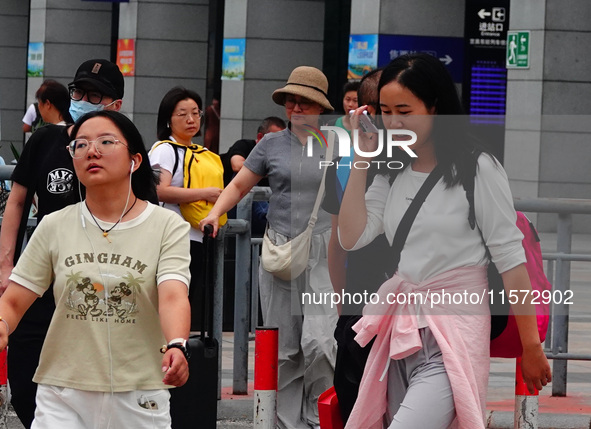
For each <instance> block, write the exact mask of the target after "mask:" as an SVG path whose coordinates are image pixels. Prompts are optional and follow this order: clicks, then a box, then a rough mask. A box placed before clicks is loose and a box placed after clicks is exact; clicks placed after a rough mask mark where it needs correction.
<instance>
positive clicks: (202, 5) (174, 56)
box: [119, 0, 209, 148]
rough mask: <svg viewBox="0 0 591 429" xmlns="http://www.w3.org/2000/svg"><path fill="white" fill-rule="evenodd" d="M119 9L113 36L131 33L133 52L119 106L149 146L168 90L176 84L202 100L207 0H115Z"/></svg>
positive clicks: (200, 139)
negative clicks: (131, 67) (130, 114)
mask: <svg viewBox="0 0 591 429" xmlns="http://www.w3.org/2000/svg"><path fill="white" fill-rule="evenodd" d="M120 12H121V13H120V21H119V29H120V33H119V38H135V51H136V52H135V76H134V77H128V78H126V81H125V86H126V89H125V90H126V100H125V104H124V107H125V110H126V111H129V112H133V121H134V123H135V125H136V126H137V127H138V129H139V130H140V132H141V133H142V136H143V138H144V141H145V143H146V146H147V147H148V148H149V147H150V146H151V145H152V143H154V141H156V118H157V116H158V106H159V105H160V101H161V100H162V97H163V96H164V94H166V92H168V90H170V89H171V88H172V87H174V86H177V85H182V86H184V87H186V88H189V89H192V90H194V91H196V92H197V93H198V94H199V95H200V96H201V97H202V99H203V102H204V103H205V88H206V77H207V39H208V20H209V1H208V0H180V1H175V3H174V5H171V4H170V2H168V1H164V0H163V1H146V0H131V1H130V3H129V4H127V5H125V4H121V8H120ZM128 87H129V92H128ZM205 107H206V106H203V110H205ZM202 141H203V140H202V138H197V139H196V142H199V143H202Z"/></svg>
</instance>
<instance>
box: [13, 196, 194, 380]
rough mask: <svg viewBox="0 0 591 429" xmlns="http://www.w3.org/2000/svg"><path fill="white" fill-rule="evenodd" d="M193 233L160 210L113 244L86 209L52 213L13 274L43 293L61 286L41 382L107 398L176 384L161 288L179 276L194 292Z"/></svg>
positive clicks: (115, 234) (115, 235)
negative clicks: (169, 370)
mask: <svg viewBox="0 0 591 429" xmlns="http://www.w3.org/2000/svg"><path fill="white" fill-rule="evenodd" d="M81 216H83V218H84V226H83V225H82V220H81ZM99 222H100V221H99ZM100 224H101V228H103V229H109V228H111V227H112V226H113V224H112V223H106V222H105V223H103V222H100ZM188 232H189V224H188V223H187V222H185V221H183V220H182V219H180V218H179V217H178V216H176V215H174V214H173V213H171V212H170V211H168V210H164V209H162V208H161V207H158V206H155V205H153V204H148V206H147V208H146V209H145V210H144V212H143V213H142V214H140V215H139V216H138V217H136V218H135V219H132V220H130V221H127V222H121V223H119V224H118V225H116V226H115V228H114V229H113V230H112V231H110V232H109V235H108V238H109V239H110V240H111V242H109V241H108V240H107V239H106V238H105V237H104V236H103V232H102V231H101V230H100V229H99V228H98V227H97V225H96V224H95V221H94V220H93V219H92V217H91V216H90V213H89V212H88V210H87V208H86V206H85V204H84V203H78V204H74V205H70V206H68V207H66V208H64V209H62V210H59V211H57V212H54V213H52V214H49V215H47V216H45V217H44V218H43V220H42V221H41V222H40V223H39V226H38V227H37V229H36V230H35V233H34V234H33V237H32V238H31V241H30V242H29V244H28V245H27V247H26V249H25V251H24V253H23V255H22V256H21V258H20V259H19V261H18V264H17V265H16V267H15V268H14V270H13V272H12V275H11V276H10V279H11V280H12V281H14V282H16V283H18V284H20V285H22V286H24V287H26V288H27V289H29V290H31V291H33V292H35V293H37V294H38V295H42V294H43V293H44V292H45V291H46V290H47V288H48V287H49V285H50V283H51V282H53V295H54V299H55V304H56V309H55V312H54V314H53V317H52V320H51V324H50V326H49V330H48V332H47V337H46V339H45V342H44V344H43V350H42V352H41V359H40V361H39V367H38V368H37V371H36V373H35V377H34V378H33V380H34V381H35V382H36V383H41V384H49V385H55V386H61V387H70V388H74V389H81V390H88V391H99V392H110V391H111V389H112V390H113V391H114V392H124V391H131V390H151V389H163V388H167V387H170V386H165V385H164V384H163V383H162V354H161V353H160V347H161V346H162V345H163V344H165V343H166V341H165V339H164V335H163V333H162V329H161V327H160V317H159V314H158V291H159V288H160V287H166V286H162V283H163V282H164V281H166V280H171V279H173V280H179V281H181V282H183V283H184V284H186V285H187V293H188V285H189V282H190V278H191V275H190V273H189V264H190V260H191V258H190V256H189V240H188V234H187V233H188Z"/></svg>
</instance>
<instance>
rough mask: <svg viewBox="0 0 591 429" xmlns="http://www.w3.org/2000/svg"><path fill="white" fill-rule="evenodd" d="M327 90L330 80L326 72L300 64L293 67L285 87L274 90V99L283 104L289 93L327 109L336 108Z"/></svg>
mask: <svg viewBox="0 0 591 429" xmlns="http://www.w3.org/2000/svg"><path fill="white" fill-rule="evenodd" d="M327 92H328V80H327V79H326V76H324V73H322V72H321V71H320V70H318V69H317V68H315V67H309V66H300V67H296V68H295V69H293V71H292V72H291V74H290V75H289V79H287V83H286V84H285V86H284V87H283V88H279V89H277V90H275V92H273V101H274V102H275V103H277V104H279V105H280V106H283V105H284V104H285V96H286V95H287V94H291V95H299V96H302V97H304V98H307V99H308V100H311V101H314V102H316V103H318V104H320V105H321V106H322V107H324V108H325V109H326V110H334V108H333V107H332V106H331V105H330V101H328V98H327V95H326V93H327Z"/></svg>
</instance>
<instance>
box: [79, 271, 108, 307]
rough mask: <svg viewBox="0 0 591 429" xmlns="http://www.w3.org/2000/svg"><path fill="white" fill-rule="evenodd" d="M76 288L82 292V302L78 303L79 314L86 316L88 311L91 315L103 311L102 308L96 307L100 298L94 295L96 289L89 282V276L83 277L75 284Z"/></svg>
mask: <svg viewBox="0 0 591 429" xmlns="http://www.w3.org/2000/svg"><path fill="white" fill-rule="evenodd" d="M76 290H77V291H79V292H82V293H83V294H84V304H78V311H79V312H80V314H81V315H83V316H86V315H88V313H90V315H91V316H100V315H101V314H102V313H103V310H100V309H98V308H96V307H97V305H98V304H99V301H100V300H99V297H98V296H96V293H97V289H96V287H95V285H93V284H92V283H91V282H90V277H84V278H83V279H82V283H78V284H77V285H76Z"/></svg>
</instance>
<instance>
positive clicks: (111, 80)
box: [69, 59, 125, 100]
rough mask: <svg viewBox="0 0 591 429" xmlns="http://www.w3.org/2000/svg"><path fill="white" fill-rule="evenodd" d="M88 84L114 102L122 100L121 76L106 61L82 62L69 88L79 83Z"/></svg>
mask: <svg viewBox="0 0 591 429" xmlns="http://www.w3.org/2000/svg"><path fill="white" fill-rule="evenodd" d="M85 82H86V83H89V84H91V85H92V86H94V87H95V88H96V89H98V90H99V91H100V92H102V93H103V94H104V95H108V96H109V97H112V98H113V99H115V100H119V99H121V98H123V88H124V86H125V84H124V82H123V75H122V74H121V71H120V70H119V67H117V65H116V64H113V63H112V62H111V61H108V60H102V59H97V60H88V61H85V62H83V63H82V64H81V65H80V67H78V70H77V71H76V76H75V77H74V81H73V82H71V83H70V84H69V86H72V85H73V86H76V85H77V84H79V83H85Z"/></svg>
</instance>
